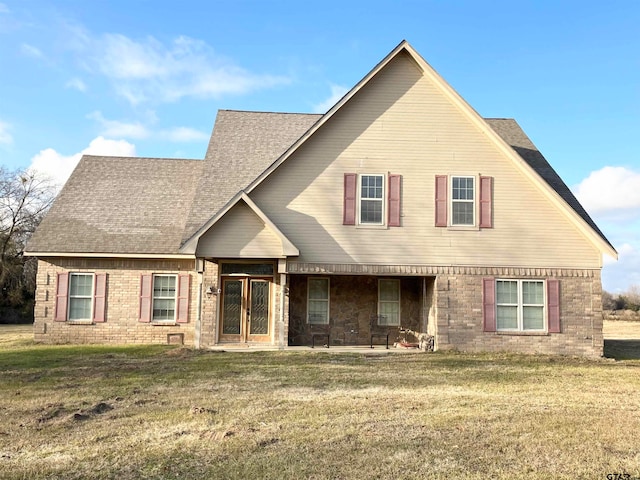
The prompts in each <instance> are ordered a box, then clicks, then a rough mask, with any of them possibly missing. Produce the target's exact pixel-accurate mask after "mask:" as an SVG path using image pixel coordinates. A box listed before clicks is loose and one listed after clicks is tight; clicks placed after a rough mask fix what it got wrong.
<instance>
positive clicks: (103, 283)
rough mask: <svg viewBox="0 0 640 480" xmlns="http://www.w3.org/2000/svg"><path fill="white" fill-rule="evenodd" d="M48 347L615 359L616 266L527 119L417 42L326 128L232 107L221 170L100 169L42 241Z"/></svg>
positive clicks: (312, 120) (215, 164)
mask: <svg viewBox="0 0 640 480" xmlns="http://www.w3.org/2000/svg"><path fill="white" fill-rule="evenodd" d="M28 254H29V255H33V256H37V257H38V259H39V266H38V277H37V292H36V296H37V298H36V309H35V325H34V329H35V338H36V340H37V341H40V342H48V343H67V342H68V343H83V342H94V343H96V342H97V343H166V342H183V343H184V344H186V345H190V346H195V347H196V348H207V347H210V346H215V345H250V346H251V345H272V346H280V347H286V346H290V345H310V344H311V343H312V342H314V343H316V342H317V343H321V344H324V343H327V342H328V343H329V344H330V345H369V343H370V342H372V341H373V342H375V343H378V344H380V343H384V342H385V341H386V338H385V336H386V334H388V333H389V332H391V340H394V339H395V338H396V337H397V334H398V329H399V328H402V329H403V330H409V331H412V332H421V333H427V334H429V335H432V336H433V338H434V340H435V348H436V349H441V350H446V349H460V350H466V351H503V350H504V351H515V352H528V353H551V354H572V355H573V354H575V355H585V356H600V355H602V351H603V336H602V315H601V314H602V307H601V293H602V287H601V277H600V274H601V268H602V256H603V254H607V255H610V256H612V257H616V256H617V253H616V251H615V249H614V248H613V246H612V245H611V244H610V243H609V241H608V240H607V239H606V238H605V236H604V235H603V233H602V232H601V231H600V230H599V229H598V227H597V226H596V225H595V223H594V222H593V221H592V219H591V218H590V217H589V215H588V214H587V212H586V211H585V210H584V209H583V208H582V206H581V205H580V204H579V203H578V201H577V200H576V198H575V197H574V196H573V194H572V193H571V192H570V190H569V189H568V188H567V186H566V185H565V184H564V183H563V181H562V180H561V179H560V178H559V176H558V175H557V174H556V172H555V171H554V170H553V168H552V167H551V166H550V165H549V163H547V161H546V160H545V158H544V157H543V156H542V154H541V153H540V152H539V151H538V149H537V148H536V147H535V146H534V144H533V143H532V142H531V141H530V140H529V138H528V137H527V136H526V135H525V133H524V132H523V131H522V129H521V128H520V127H519V126H518V124H517V123H516V122H515V121H514V120H512V119H501V118H493V119H487V118H482V117H480V116H479V115H478V113H477V112H476V111H475V110H474V109H473V108H472V107H471V106H470V105H469V104H467V103H466V102H465V101H464V99H462V98H461V97H460V96H459V95H458V93H457V92H456V91H455V90H454V89H453V88H451V86H449V85H448V84H447V83H446V82H445V81H444V80H443V79H442V78H441V77H440V76H439V75H438V74H437V73H436V72H435V71H434V70H433V69H432V68H431V66H429V65H428V64H427V63H426V62H425V60H424V59H423V58H422V57H421V56H420V55H419V54H418V53H417V52H416V51H415V50H414V49H413V48H412V47H411V46H410V45H409V44H408V43H407V42H404V41H403V42H402V43H400V44H399V45H398V46H397V47H396V48H395V49H394V50H393V51H392V52H391V53H389V55H387V56H386V57H385V58H384V59H383V60H382V61H381V62H380V63H379V64H378V65H376V66H375V67H374V68H373V70H371V72H369V73H368V74H367V75H366V76H365V77H364V78H363V79H362V80H361V81H360V82H359V83H358V84H357V85H356V86H355V87H354V88H353V89H352V90H351V91H349V92H348V93H347V94H346V95H345V96H344V97H343V98H342V99H341V100H340V101H339V102H338V103H337V104H336V105H335V106H333V108H331V109H330V110H329V111H328V112H327V113H326V114H324V115H310V114H289V113H262V112H241V111H227V110H224V111H220V112H219V113H218V115H217V118H216V122H215V126H214V129H213V133H212V136H211V140H210V143H209V147H208V150H207V153H206V157H205V159H204V160H178V159H158V158H120V157H99V156H89V155H85V156H84V157H83V158H82V159H81V161H80V162H79V164H78V166H77V168H76V169H75V171H74V172H73V174H72V175H71V177H70V178H69V180H68V182H67V184H66V185H65V187H64V188H63V190H62V192H61V193H60V195H59V197H58V198H57V200H56V201H55V204H54V205H53V206H52V208H51V210H50V212H49V213H48V214H47V216H46V218H45V219H44V220H43V221H42V223H41V225H40V226H39V228H38V230H37V231H36V232H35V234H34V235H33V238H32V239H31V241H30V243H29V246H28Z"/></svg>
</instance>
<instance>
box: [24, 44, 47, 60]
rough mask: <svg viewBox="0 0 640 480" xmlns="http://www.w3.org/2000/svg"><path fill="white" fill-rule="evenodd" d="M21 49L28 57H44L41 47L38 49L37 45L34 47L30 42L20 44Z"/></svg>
mask: <svg viewBox="0 0 640 480" xmlns="http://www.w3.org/2000/svg"><path fill="white" fill-rule="evenodd" d="M20 51H21V52H22V53H23V54H24V55H26V56H27V57H33V58H42V57H43V55H42V52H41V51H40V49H38V48H37V47H34V46H33V45H29V44H28V43H23V44H22V45H20Z"/></svg>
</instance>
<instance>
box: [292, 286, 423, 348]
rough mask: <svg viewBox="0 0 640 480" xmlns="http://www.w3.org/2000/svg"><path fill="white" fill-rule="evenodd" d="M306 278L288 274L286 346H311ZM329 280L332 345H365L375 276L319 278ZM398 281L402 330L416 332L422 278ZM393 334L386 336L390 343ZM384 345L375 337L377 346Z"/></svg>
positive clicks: (419, 321)
mask: <svg viewBox="0 0 640 480" xmlns="http://www.w3.org/2000/svg"><path fill="white" fill-rule="evenodd" d="M308 277H309V276H308V275H289V330H288V334H289V335H288V337H289V345H310V344H311V332H312V330H322V329H323V327H322V326H318V327H317V326H310V325H309V324H307V322H306V317H307V278H308ZM322 277H329V278H330V281H329V317H330V321H329V327H328V328H329V332H330V340H331V345H368V344H369V342H370V340H371V336H370V335H371V334H370V332H371V326H370V322H371V318H372V316H375V315H376V314H377V312H378V278H383V277H377V276H369V275H362V276H351V275H335V276H329V275H322ZM384 278H399V279H400V281H401V282H400V288H401V293H400V312H401V323H402V327H404V328H409V329H411V330H419V329H420V326H421V325H422V323H423V319H422V280H423V279H422V278H421V277H384ZM394 330H395V332H396V334H395V335H392V336H390V337H389V342H390V343H392V342H394V341H395V340H396V339H397V330H396V329H394ZM381 342H383V340H382V339H380V338H377V339H376V340H375V343H376V344H380V343H381Z"/></svg>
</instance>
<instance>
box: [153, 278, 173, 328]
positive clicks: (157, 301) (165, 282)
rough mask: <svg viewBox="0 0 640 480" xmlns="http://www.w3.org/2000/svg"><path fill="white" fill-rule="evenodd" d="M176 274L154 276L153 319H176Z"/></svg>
mask: <svg viewBox="0 0 640 480" xmlns="http://www.w3.org/2000/svg"><path fill="white" fill-rule="evenodd" d="M176 293H177V290H176V275H154V276H153V307H152V317H151V319H152V320H153V321H160V322H161V321H174V320H175V319H176Z"/></svg>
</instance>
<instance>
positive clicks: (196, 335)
mask: <svg viewBox="0 0 640 480" xmlns="http://www.w3.org/2000/svg"><path fill="white" fill-rule="evenodd" d="M196 274H197V276H198V308H197V309H196V324H195V327H194V332H193V348H195V349H196V350H198V349H200V335H201V330H202V284H203V278H202V277H203V274H204V259H202V258H197V259H196Z"/></svg>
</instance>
